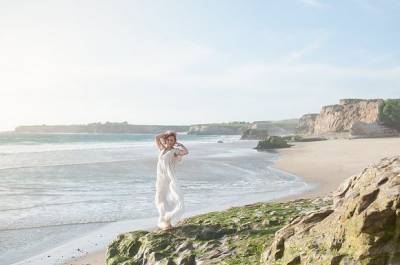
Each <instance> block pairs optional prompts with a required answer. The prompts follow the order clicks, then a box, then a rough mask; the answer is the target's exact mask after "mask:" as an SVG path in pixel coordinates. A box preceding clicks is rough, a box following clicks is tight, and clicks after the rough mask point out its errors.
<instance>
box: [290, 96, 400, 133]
mask: <svg viewBox="0 0 400 265" xmlns="http://www.w3.org/2000/svg"><path fill="white" fill-rule="evenodd" d="M398 106H399V103H398V100H396V99H389V100H383V99H341V100H340V102H339V104H335V105H328V106H323V107H322V108H321V111H320V113H319V114H317V113H309V114H305V115H303V116H302V117H301V118H300V120H299V124H298V127H297V133H298V134H299V135H308V136H310V135H312V136H323V137H328V138H363V137H393V136H399V135H400V132H399V130H398V128H396V127H397V126H396V125H399V126H400V121H399V120H398V119H397V118H396V117H399V114H400V108H399V107H398ZM393 117H395V118H394V119H393ZM393 125H394V126H393Z"/></svg>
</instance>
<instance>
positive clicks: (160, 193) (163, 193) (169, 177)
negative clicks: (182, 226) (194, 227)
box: [155, 148, 184, 228]
mask: <svg viewBox="0 0 400 265" xmlns="http://www.w3.org/2000/svg"><path fill="white" fill-rule="evenodd" d="M164 152H165V153H164ZM175 154H176V155H177V156H175ZM178 154H179V149H178V148H172V149H170V150H165V149H162V150H160V154H159V155H158V162H157V181H156V195H155V204H156V207H157V210H158V213H159V218H158V222H157V226H158V227H159V228H165V227H167V225H168V221H170V223H171V225H174V222H175V221H178V220H179V219H180V217H181V216H182V214H183V211H184V203H183V193H182V192H181V189H180V187H179V186H178V184H177V182H176V175H175V165H176V164H177V163H178V162H181V160H182V156H180V155H178Z"/></svg>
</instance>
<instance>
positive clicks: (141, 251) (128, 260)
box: [107, 199, 332, 265]
mask: <svg viewBox="0 0 400 265" xmlns="http://www.w3.org/2000/svg"><path fill="white" fill-rule="evenodd" d="M331 204H332V201H331V200H325V201H324V200H322V199H299V200H294V201H289V202H260V203H255V204H249V205H245V206H241V207H231V208H229V209H227V210H225V211H218V212H210V213H207V214H202V215H197V216H193V217H190V218H186V219H184V220H182V221H181V222H179V223H178V224H177V226H176V227H175V228H173V229H172V230H170V231H162V230H161V231H153V232H149V231H142V230H138V231H132V232H129V233H125V234H121V235H119V236H118V237H117V238H116V239H115V240H114V241H113V242H112V243H111V244H110V245H109V246H108V249H107V265H128V264H129V265H135V264H147V265H153V264H159V265H162V264H164V265H167V264H168V265H184V264H186V265H189V264H193V265H195V264H198V265H200V264H204V265H206V264H207V265H209V264H210V265H211V264H259V261H260V257H261V254H262V252H263V250H264V248H265V245H269V244H270V243H271V241H272V239H273V237H274V233H275V232H276V231H277V230H279V229H280V228H282V227H283V226H284V225H286V224H288V223H289V222H290V221H291V220H292V219H293V218H296V216H298V215H301V214H305V213H307V212H309V211H314V210H319V209H321V208H324V207H327V206H328V205H331Z"/></svg>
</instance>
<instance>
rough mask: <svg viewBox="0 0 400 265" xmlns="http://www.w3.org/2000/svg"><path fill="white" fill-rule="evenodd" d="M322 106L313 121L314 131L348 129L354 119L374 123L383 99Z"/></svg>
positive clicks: (325, 131)
mask: <svg viewBox="0 0 400 265" xmlns="http://www.w3.org/2000/svg"><path fill="white" fill-rule="evenodd" d="M341 103H343V104H338V105H330V106H325V107H322V109H321V112H320V115H319V117H318V118H317V119H316V121H315V126H314V133H316V134H321V133H327V132H328V133H329V132H343V131H349V130H350V128H351V126H352V125H353V123H354V122H356V121H361V122H365V123H374V122H377V121H378V120H379V116H378V115H379V106H380V104H382V103H383V100H360V101H357V102H346V101H345V100H341Z"/></svg>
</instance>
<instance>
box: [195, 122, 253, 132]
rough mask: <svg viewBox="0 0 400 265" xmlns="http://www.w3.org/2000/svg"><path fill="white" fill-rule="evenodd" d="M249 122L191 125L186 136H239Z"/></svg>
mask: <svg viewBox="0 0 400 265" xmlns="http://www.w3.org/2000/svg"><path fill="white" fill-rule="evenodd" d="M248 124H249V122H227V123H207V124H194V125H191V126H190V128H189V131H188V134H196V135H218V134H226V135H240V134H242V132H243V130H244V129H245V128H246V126H247V125H248Z"/></svg>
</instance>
